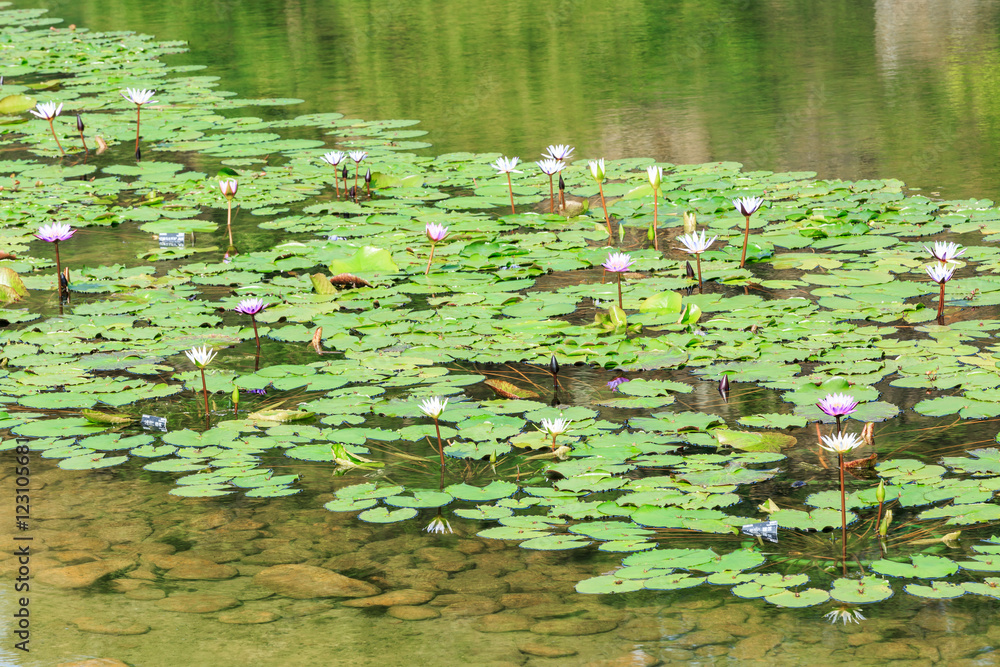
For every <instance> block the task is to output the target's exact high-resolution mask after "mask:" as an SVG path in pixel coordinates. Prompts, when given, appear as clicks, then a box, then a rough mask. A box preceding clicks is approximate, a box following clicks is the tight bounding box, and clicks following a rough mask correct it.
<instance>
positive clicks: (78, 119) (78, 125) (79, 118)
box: [76, 114, 83, 132]
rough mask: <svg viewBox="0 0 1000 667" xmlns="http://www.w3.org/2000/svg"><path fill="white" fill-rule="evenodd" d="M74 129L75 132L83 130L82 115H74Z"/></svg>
mask: <svg viewBox="0 0 1000 667" xmlns="http://www.w3.org/2000/svg"><path fill="white" fill-rule="evenodd" d="M76 129H77V132H83V116H81V115H80V114H77V115H76Z"/></svg>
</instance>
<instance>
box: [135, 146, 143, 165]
mask: <svg viewBox="0 0 1000 667" xmlns="http://www.w3.org/2000/svg"><path fill="white" fill-rule="evenodd" d="M141 159H142V150H140V149H139V148H136V149H135V161H136V162H138V161H139V160H141Z"/></svg>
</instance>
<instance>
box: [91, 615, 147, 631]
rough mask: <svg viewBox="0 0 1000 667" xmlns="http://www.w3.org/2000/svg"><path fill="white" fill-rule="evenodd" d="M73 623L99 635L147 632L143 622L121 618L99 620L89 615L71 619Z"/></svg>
mask: <svg viewBox="0 0 1000 667" xmlns="http://www.w3.org/2000/svg"><path fill="white" fill-rule="evenodd" d="M73 624H74V625H75V626H76V627H77V628H79V629H80V630H82V631H83V632H92V633H94V634H99V635H143V634H146V633H147V632H149V626H148V625H146V624H145V623H134V622H132V621H123V620H106V619H105V620H101V619H97V618H92V617H90V616H81V617H79V618H74V619H73Z"/></svg>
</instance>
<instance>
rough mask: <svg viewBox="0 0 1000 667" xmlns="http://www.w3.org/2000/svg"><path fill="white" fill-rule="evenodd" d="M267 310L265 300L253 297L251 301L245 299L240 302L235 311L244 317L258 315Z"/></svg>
mask: <svg viewBox="0 0 1000 667" xmlns="http://www.w3.org/2000/svg"><path fill="white" fill-rule="evenodd" d="M265 308H267V304H266V303H264V299H261V298H258V297H253V298H250V299H243V300H242V301H240V302H239V303H238V304H237V305H236V307H235V308H233V310H235V311H236V312H237V313H242V314H244V315H251V316H252V315H256V314H257V313H259V312H260V311H262V310H264V309H265Z"/></svg>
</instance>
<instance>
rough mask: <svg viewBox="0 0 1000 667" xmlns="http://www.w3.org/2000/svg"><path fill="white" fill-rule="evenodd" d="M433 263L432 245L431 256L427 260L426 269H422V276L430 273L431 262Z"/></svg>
mask: <svg viewBox="0 0 1000 667" xmlns="http://www.w3.org/2000/svg"><path fill="white" fill-rule="evenodd" d="M433 261H434V244H433V243H432V244H431V256H430V257H428V258H427V268H426V269H424V275H425V276H426V275H427V274H428V273H430V272H431V262H433Z"/></svg>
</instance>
